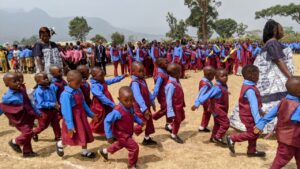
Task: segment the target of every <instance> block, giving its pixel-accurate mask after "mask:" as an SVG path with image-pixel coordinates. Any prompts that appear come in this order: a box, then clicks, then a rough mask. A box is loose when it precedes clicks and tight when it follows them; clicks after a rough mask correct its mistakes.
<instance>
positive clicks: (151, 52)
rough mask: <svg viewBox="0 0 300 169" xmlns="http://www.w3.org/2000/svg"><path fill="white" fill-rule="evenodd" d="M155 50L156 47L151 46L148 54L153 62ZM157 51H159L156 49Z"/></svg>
mask: <svg viewBox="0 0 300 169" xmlns="http://www.w3.org/2000/svg"><path fill="white" fill-rule="evenodd" d="M155 48H158V47H155V46H152V47H151V51H150V54H149V55H150V56H151V58H152V60H153V62H155V61H156V58H155V56H154V49H155ZM158 50H159V49H158Z"/></svg>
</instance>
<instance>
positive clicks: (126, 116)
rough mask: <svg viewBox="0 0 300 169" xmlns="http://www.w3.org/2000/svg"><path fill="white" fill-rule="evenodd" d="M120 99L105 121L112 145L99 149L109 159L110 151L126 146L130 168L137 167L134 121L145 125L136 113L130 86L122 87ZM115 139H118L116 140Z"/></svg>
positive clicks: (106, 132)
mask: <svg viewBox="0 0 300 169" xmlns="http://www.w3.org/2000/svg"><path fill="white" fill-rule="evenodd" d="M118 99H119V101H120V103H119V104H118V105H116V106H115V108H114V110H113V111H112V112H110V113H109V114H108V115H107V116H106V118H105V121H104V126H105V135H106V138H107V140H108V142H109V143H111V145H110V146H108V148H104V149H101V150H99V154H100V155H101V156H102V157H104V158H105V159H106V160H107V159H108V153H110V154H114V153H115V152H117V151H119V150H121V149H122V148H126V149H127V150H128V168H136V163H137V161H138V156H139V145H138V144H137V143H136V141H135V140H134V139H133V137H132V135H133V133H134V122H136V123H138V124H139V125H142V126H144V123H143V121H142V120H141V119H140V118H139V117H138V116H137V115H135V114H134V111H133V101H134V98H133V93H132V90H131V89H130V87H127V86H124V87H121V88H120V90H119V98H118ZM114 139H116V141H115V142H114Z"/></svg>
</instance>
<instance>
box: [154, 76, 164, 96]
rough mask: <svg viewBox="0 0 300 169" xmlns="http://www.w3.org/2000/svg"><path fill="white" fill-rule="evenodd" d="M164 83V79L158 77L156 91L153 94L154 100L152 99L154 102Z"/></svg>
mask: <svg viewBox="0 0 300 169" xmlns="http://www.w3.org/2000/svg"><path fill="white" fill-rule="evenodd" d="M162 82H163V79H162V77H160V76H158V77H157V79H156V83H155V86H154V89H153V94H152V97H153V98H152V100H154V99H155V98H156V97H157V95H158V91H159V89H160V86H161V84H162Z"/></svg>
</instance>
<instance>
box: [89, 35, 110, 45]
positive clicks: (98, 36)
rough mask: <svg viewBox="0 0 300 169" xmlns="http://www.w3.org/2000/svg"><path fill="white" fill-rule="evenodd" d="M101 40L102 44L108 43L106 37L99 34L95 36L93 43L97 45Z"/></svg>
mask: <svg viewBox="0 0 300 169" xmlns="http://www.w3.org/2000/svg"><path fill="white" fill-rule="evenodd" d="M99 40H102V42H104V43H106V42H107V40H106V39H105V37H104V36H102V35H100V34H97V35H95V36H94V37H92V38H91V41H92V42H94V43H97V42H99Z"/></svg>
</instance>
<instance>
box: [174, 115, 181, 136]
mask: <svg viewBox="0 0 300 169" xmlns="http://www.w3.org/2000/svg"><path fill="white" fill-rule="evenodd" d="M180 124H181V119H179V118H177V117H176V116H175V119H174V120H173V123H172V134H174V135H176V136H177V134H178V131H179V128H180Z"/></svg>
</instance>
